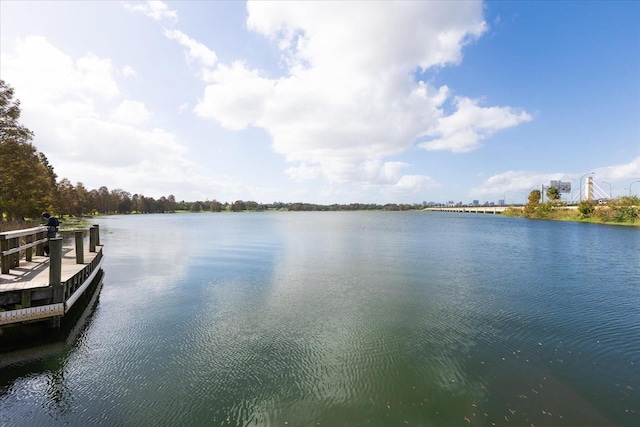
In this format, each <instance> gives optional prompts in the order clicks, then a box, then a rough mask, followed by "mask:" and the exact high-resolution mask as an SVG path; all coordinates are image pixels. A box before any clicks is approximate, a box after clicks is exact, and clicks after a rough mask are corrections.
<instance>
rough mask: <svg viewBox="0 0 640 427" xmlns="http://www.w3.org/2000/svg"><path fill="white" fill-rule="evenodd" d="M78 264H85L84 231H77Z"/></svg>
mask: <svg viewBox="0 0 640 427" xmlns="http://www.w3.org/2000/svg"><path fill="white" fill-rule="evenodd" d="M75 234H76V264H84V238H83V237H82V231H76V233H75Z"/></svg>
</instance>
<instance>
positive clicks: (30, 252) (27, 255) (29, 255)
mask: <svg viewBox="0 0 640 427" xmlns="http://www.w3.org/2000/svg"><path fill="white" fill-rule="evenodd" d="M26 241H27V243H33V234H30V235H28V236H26ZM24 254H25V255H24V259H25V260H27V261H31V259H32V256H33V248H31V247H29V248H27V249H26V250H25V251H24Z"/></svg>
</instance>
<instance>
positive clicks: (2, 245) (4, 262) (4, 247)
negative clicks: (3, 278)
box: [0, 240, 10, 274]
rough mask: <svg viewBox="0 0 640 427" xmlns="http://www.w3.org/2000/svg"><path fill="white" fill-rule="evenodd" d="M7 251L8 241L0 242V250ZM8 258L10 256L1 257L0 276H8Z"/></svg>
mask: <svg viewBox="0 0 640 427" xmlns="http://www.w3.org/2000/svg"><path fill="white" fill-rule="evenodd" d="M8 249H9V241H8V240H0V250H2V251H6V250H8ZM9 257H10V255H2V274H9V268H10V266H9V263H10V261H9Z"/></svg>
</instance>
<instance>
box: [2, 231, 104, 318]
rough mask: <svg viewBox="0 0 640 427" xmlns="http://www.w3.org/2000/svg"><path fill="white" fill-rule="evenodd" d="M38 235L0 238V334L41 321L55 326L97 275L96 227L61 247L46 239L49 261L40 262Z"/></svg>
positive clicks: (99, 253)
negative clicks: (8, 328) (5, 329)
mask: <svg viewBox="0 0 640 427" xmlns="http://www.w3.org/2000/svg"><path fill="white" fill-rule="evenodd" d="M87 231H90V236H91V237H90V245H89V247H88V248H85V246H84V237H83V235H84V234H86V232H87ZM41 232H42V230H41V228H40V227H36V228H33V229H26V230H16V231H12V232H4V233H0V243H2V248H1V249H2V250H0V256H1V262H2V273H1V274H0V328H2V327H3V326H6V325H11V324H19V323H26V322H33V321H41V320H51V321H52V324H53V325H54V326H56V325H59V323H60V319H61V318H62V317H63V316H64V315H65V314H66V313H67V312H68V311H69V310H70V309H71V307H72V306H73V304H74V303H75V302H76V301H77V300H78V299H79V298H80V297H81V296H82V295H83V294H84V292H85V291H86V290H87V289H88V288H89V287H90V286H91V284H92V283H94V280H96V278H97V277H98V275H99V273H100V272H101V267H102V261H103V255H102V246H100V245H99V244H96V243H99V237H98V236H99V234H98V228H97V226H96V227H95V228H94V227H92V229H91V230H78V231H75V245H74V244H73V243H74V242H71V244H69V245H65V246H63V239H61V238H55V239H51V240H50V241H49V245H50V249H51V254H50V255H51V256H50V257H46V256H44V252H43V246H44V244H45V242H46V241H47V240H46V238H45V239H43V238H41V237H42V235H41ZM32 248H35V255H34V254H33V253H32V251H31V249H32ZM23 257H24V259H23ZM98 278H99V277H98Z"/></svg>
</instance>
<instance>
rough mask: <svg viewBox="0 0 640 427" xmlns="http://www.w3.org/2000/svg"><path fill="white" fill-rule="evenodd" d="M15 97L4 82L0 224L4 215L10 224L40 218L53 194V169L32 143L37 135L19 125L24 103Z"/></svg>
mask: <svg viewBox="0 0 640 427" xmlns="http://www.w3.org/2000/svg"><path fill="white" fill-rule="evenodd" d="M13 94H14V92H13V88H12V87H10V86H9V85H7V84H6V83H5V81H4V80H0V159H2V161H1V162H0V220H2V219H4V215H3V214H6V216H7V219H9V220H14V219H17V220H23V219H25V217H32V218H33V217H39V216H40V215H39V213H40V212H42V211H43V210H44V209H46V208H47V207H48V206H49V203H50V201H51V198H50V196H51V193H52V191H53V187H52V184H51V179H50V175H49V173H50V172H51V173H52V172H53V168H51V169H50V170H48V169H47V167H45V166H44V165H43V163H42V162H41V159H40V157H39V153H38V151H37V150H36V148H35V146H33V144H32V143H31V139H32V138H33V132H32V131H30V130H29V129H27V128H26V127H25V126H23V125H21V124H20V123H19V119H20V112H21V111H20V101H19V100H16V101H14V100H13ZM45 159H46V157H45Z"/></svg>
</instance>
